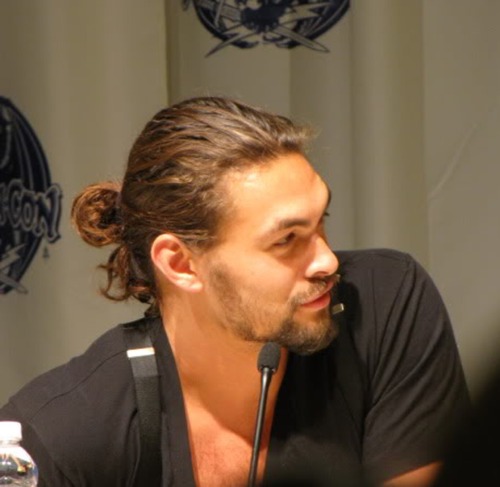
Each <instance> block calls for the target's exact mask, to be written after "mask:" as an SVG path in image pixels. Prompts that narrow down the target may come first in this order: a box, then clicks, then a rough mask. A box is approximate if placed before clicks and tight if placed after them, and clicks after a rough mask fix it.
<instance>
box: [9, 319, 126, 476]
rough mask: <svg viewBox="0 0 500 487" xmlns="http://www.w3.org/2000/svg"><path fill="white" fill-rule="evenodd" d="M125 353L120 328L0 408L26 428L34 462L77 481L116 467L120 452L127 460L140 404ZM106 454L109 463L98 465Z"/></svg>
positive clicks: (38, 380)
mask: <svg viewBox="0 0 500 487" xmlns="http://www.w3.org/2000/svg"><path fill="white" fill-rule="evenodd" d="M125 351H126V346H125V342H124V338H123V332H122V330H121V326H117V327H115V328H113V329H111V330H109V331H108V332H106V333H105V334H104V335H102V336H101V337H100V338H98V339H97V340H96V341H95V342H94V343H93V344H92V345H91V346H90V347H89V348H88V349H87V351H85V352H84V353H83V354H82V355H80V356H78V357H75V358H73V359H72V360H70V361H69V362H68V363H66V364H64V365H62V366H59V367H57V368H55V369H53V370H51V371H49V372H46V373H45V374H42V375H41V376H39V377H37V378H35V379H34V380H33V381H31V382H30V383H28V384H27V385H26V386H25V387H23V388H22V389H21V390H20V391H19V392H18V393H17V394H16V395H14V396H13V397H12V398H11V399H10V401H9V403H8V404H7V405H6V406H5V407H4V408H3V409H2V410H0V418H4V419H14V420H17V421H20V422H21V423H22V424H23V430H24V431H26V435H25V446H26V447H27V449H28V450H29V451H30V452H31V453H32V454H33V456H34V457H35V461H36V460H37V459H38V458H37V457H39V459H40V461H41V462H42V463H47V462H49V461H50V462H51V463H53V464H54V465H57V468H58V469H59V470H61V471H62V472H63V473H64V475H65V476H66V477H67V478H69V479H73V480H74V479H77V478H78V479H79V481H78V482H77V481H76V480H74V482H75V483H79V482H81V480H82V475H83V474H82V472H92V471H95V470H96V468H97V469H99V468H104V469H106V468H110V469H111V468H113V467H115V465H114V464H113V462H114V461H115V460H116V459H119V458H120V451H123V454H124V456H125V461H126V457H127V448H128V447H129V446H130V447H132V448H134V442H133V441H132V442H131V437H132V438H133V437H134V429H135V428H136V426H135V420H134V418H135V415H136V404H135V390H134V383H133V380H132V374H131V369H130V365H129V363H128V359H127V356H126V353H125ZM114 453H116V455H114ZM101 455H104V458H107V460H106V462H104V463H103V465H100V466H99V467H97V466H96V461H99V457H100V456H101ZM117 461H118V460H117ZM122 461H123V460H122ZM104 465H106V466H104ZM51 468H53V465H50V466H47V470H50V469H51ZM40 470H41V471H42V468H40ZM104 473H105V472H104ZM73 480H72V481H73ZM89 480H92V479H91V478H87V479H86V482H88V481H89ZM90 483H92V482H90ZM109 485H111V484H109Z"/></svg>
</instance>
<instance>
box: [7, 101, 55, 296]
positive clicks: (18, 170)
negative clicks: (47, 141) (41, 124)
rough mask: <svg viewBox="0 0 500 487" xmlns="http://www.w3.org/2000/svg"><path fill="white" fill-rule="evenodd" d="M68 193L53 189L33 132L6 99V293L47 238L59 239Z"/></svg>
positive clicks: (20, 287) (17, 287) (19, 288)
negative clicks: (63, 195) (62, 205)
mask: <svg viewBox="0 0 500 487" xmlns="http://www.w3.org/2000/svg"><path fill="white" fill-rule="evenodd" d="M61 198H62V192H61V189H60V187H59V186H58V185H57V184H52V183H51V181H50V174H49V169H48V165H47V161H46V159H45V155H44V153H43V150H42V147H41V146H40V143H39V142H38V140H37V138H36V135H35V133H34V132H33V129H32V128H31V127H30V125H29V123H28V121H27V120H26V119H25V118H24V117H23V116H22V114H21V113H20V112H19V111H18V110H17V109H16V107H15V106H14V105H13V104H12V102H11V101H10V100H7V99H6V98H3V97H0V294H7V293H8V292H9V291H11V290H12V289H15V290H16V291H18V292H21V293H26V292H27V290H26V288H25V287H24V286H23V285H22V284H21V283H20V281H21V278H22V276H23V274H24V273H25V272H26V269H27V268H28V266H29V265H30V263H31V261H32V259H33V257H34V256H35V254H36V251H37V249H38V247H39V245H40V242H41V240H42V239H45V240H46V241H47V242H48V243H53V242H55V241H56V240H58V239H59V237H60V235H59V231H58V226H59V219H60V215H61Z"/></svg>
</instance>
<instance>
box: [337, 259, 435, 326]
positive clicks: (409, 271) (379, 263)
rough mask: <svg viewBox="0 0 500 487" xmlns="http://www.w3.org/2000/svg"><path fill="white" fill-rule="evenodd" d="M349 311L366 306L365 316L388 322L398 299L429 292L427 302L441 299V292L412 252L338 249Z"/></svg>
mask: <svg viewBox="0 0 500 487" xmlns="http://www.w3.org/2000/svg"><path fill="white" fill-rule="evenodd" d="M337 256H338V258H339V263H340V274H341V277H342V279H341V280H342V285H341V286H340V293H341V294H342V296H341V298H342V299H344V300H345V301H347V303H346V306H347V307H348V308H350V309H347V315H349V316H350V317H351V318H354V316H353V314H354V313H355V312H356V311H359V309H360V308H363V316H364V318H365V320H366V318H369V317H371V318H373V319H375V318H377V317H378V319H377V320H376V323H375V324H378V325H382V324H384V323H386V321H384V320H383V319H382V318H388V314H389V313H390V312H391V310H393V307H394V305H395V303H404V302H408V301H407V300H408V298H409V297H410V296H411V295H414V294H425V297H426V300H427V301H426V303H424V304H428V301H429V300H431V301H432V302H434V303H439V304H440V303H441V299H440V297H439V293H438V292H437V289H436V287H435V285H434V283H433V282H432V279H431V278H430V276H429V274H428V273H427V272H426V271H425V269H424V268H423V267H422V266H421V265H420V264H419V263H418V262H417V261H416V260H415V259H414V258H413V257H412V256H411V255H409V254H407V253H403V252H400V251H397V250H391V249H368V250H354V251H340V252H337Z"/></svg>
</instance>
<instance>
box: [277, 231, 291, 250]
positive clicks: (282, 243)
mask: <svg viewBox="0 0 500 487" xmlns="http://www.w3.org/2000/svg"><path fill="white" fill-rule="evenodd" d="M294 238H295V233H293V232H291V233H289V234H287V235H286V236H285V237H283V238H281V239H280V240H278V241H277V242H274V244H273V245H274V246H275V247H283V246H285V245H287V244H289V243H290V242H292V241H293V239H294Z"/></svg>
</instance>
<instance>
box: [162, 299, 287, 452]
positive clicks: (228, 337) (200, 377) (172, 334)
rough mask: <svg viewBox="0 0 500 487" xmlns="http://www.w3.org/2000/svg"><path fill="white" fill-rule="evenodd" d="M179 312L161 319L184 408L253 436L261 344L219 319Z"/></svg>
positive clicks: (272, 399)
mask: <svg viewBox="0 0 500 487" xmlns="http://www.w3.org/2000/svg"><path fill="white" fill-rule="evenodd" d="M189 309H190V308H189V307H184V306H183V307H182V314H181V313H176V312H175V311H176V309H175V305H174V306H172V307H170V306H169V312H168V313H164V315H163V322H164V326H165V330H166V333H167V336H168V338H169V341H170V345H171V347H172V350H173V353H174V357H175V360H176V364H177V369H178V372H179V376H180V380H181V386H182V391H183V395H184V400H185V403H186V407H187V409H188V412H189V411H191V412H192V411H194V412H195V413H196V412H202V413H203V414H204V415H209V416H210V418H211V420H213V421H215V422H216V423H217V424H218V425H219V426H220V427H221V428H224V429H227V430H229V431H231V432H233V433H235V434H237V435H238V436H240V437H242V438H245V439H247V440H248V441H249V442H251V441H252V438H253V434H254V427H255V417H256V412H257V407H258V401H259V396H260V388H261V380H260V372H259V371H258V370H257V359H258V355H259V352H260V350H261V348H262V344H259V343H254V342H246V341H244V340H242V339H241V338H238V337H236V336H234V334H232V333H231V332H230V331H228V330H226V329H224V328H223V327H221V326H219V325H218V324H217V323H210V322H207V320H206V319H203V320H200V319H195V317H194V316H193V315H192V314H191V315H190V314H189V311H188V312H187V313H186V310H189ZM283 352H284V351H282V354H281V360H280V364H279V367H278V370H277V371H276V373H275V374H274V375H273V378H272V381H271V384H270V388H269V393H268V400H267V406H266V424H265V426H264V434H263V442H265V441H266V437H268V435H269V433H270V427H271V423H272V418H273V413H274V408H275V405H276V401H277V397H278V392H279V389H280V386H281V383H282V381H283V377H284V373H285V369H286V361H287V354H286V353H283Z"/></svg>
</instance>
